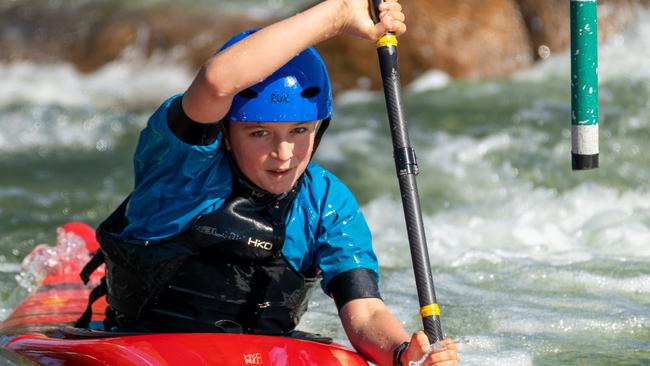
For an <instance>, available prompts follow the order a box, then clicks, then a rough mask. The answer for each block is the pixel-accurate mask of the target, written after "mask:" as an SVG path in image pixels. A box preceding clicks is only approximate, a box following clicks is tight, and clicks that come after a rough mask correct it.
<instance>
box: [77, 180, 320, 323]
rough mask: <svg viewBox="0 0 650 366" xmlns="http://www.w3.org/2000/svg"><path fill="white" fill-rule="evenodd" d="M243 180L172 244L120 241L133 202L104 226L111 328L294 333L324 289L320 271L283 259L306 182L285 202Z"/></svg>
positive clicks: (101, 233) (100, 238)
mask: <svg viewBox="0 0 650 366" xmlns="http://www.w3.org/2000/svg"><path fill="white" fill-rule="evenodd" d="M233 170H235V169H233ZM237 173H239V172H236V174H235V175H236V177H235V179H233V182H234V183H233V192H232V194H231V195H230V197H229V198H228V199H227V200H226V201H225V202H224V204H223V205H222V206H221V207H220V208H219V209H218V210H216V211H215V212H212V213H210V214H207V215H204V216H200V217H198V218H196V219H195V220H194V221H193V222H192V223H191V224H190V225H189V226H188V227H187V228H186V229H185V230H184V231H183V232H181V233H180V234H179V235H177V236H175V237H173V238H171V239H166V240H162V241H157V242H147V241H126V240H123V239H121V238H119V236H118V234H119V233H121V232H122V231H123V229H124V227H125V212H126V207H127V204H128V198H127V199H126V200H125V201H124V202H123V203H122V204H121V205H120V207H118V209H117V210H116V211H115V212H113V214H111V216H109V218H108V219H106V220H105V221H104V222H103V223H102V224H101V225H100V226H99V228H98V229H97V239H98V241H99V243H100V248H101V252H100V256H103V258H100V260H101V259H103V261H104V262H105V263H106V277H105V282H103V284H102V286H104V289H105V290H106V292H107V301H108V304H109V309H107V319H106V321H105V327H106V328H108V329H110V328H113V329H119V330H126V331H129V330H135V331H140V330H145V331H155V332H175V331H191V332H245V333H258V334H273V335H280V334H289V333H290V332H291V331H293V330H294V328H295V327H296V325H297V324H298V321H299V320H300V317H301V316H302V314H303V313H304V312H305V310H306V308H307V301H308V299H309V296H310V293H311V291H312V290H313V289H314V288H315V287H317V284H318V282H319V279H318V277H317V276H316V273H315V271H313V273H310V275H309V276H304V275H303V274H301V273H299V272H297V271H296V270H294V269H293V268H292V267H291V265H290V264H289V263H288V262H287V260H286V258H285V257H284V256H283V255H282V246H283V244H284V239H285V220H286V216H287V214H288V211H289V209H290V208H291V206H292V204H293V202H294V199H295V197H296V195H297V193H298V190H299V187H300V184H301V181H302V179H299V180H298V182H297V183H296V184H295V186H294V188H293V189H292V190H291V191H289V192H287V193H285V194H284V195H281V196H276V195H272V194H269V193H266V192H264V191H261V190H259V189H257V188H256V187H254V186H253V185H252V184H251V183H250V182H248V181H247V180H246V179H245V178H243V176H242V175H241V173H239V174H237ZM100 260H96V262H97V263H99V261H100ZM97 263H95V264H94V265H91V264H89V266H88V267H89V268H86V269H84V272H85V273H84V272H82V278H84V277H85V278H86V280H87V279H88V277H89V272H92V270H93V269H94V268H92V267H95V268H96V266H97ZM100 287H101V286H100ZM89 318H90V315H89V314H87V319H86V323H87V321H88V320H89ZM79 324H81V325H83V322H79V323H78V325H79Z"/></svg>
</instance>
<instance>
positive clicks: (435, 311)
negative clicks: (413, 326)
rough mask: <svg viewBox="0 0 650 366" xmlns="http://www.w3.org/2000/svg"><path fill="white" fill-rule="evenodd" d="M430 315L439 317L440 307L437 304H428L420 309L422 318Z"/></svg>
mask: <svg viewBox="0 0 650 366" xmlns="http://www.w3.org/2000/svg"><path fill="white" fill-rule="evenodd" d="M431 315H436V316H440V306H438V304H429V305H425V306H423V307H421V308H420V316H421V317H423V318H426V317H429V316H431Z"/></svg>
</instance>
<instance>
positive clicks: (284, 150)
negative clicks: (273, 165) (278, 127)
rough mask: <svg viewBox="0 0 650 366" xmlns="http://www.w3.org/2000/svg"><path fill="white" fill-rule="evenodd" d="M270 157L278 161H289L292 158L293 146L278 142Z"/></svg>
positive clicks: (285, 142) (288, 143)
mask: <svg viewBox="0 0 650 366" xmlns="http://www.w3.org/2000/svg"><path fill="white" fill-rule="evenodd" d="M271 155H272V156H273V157H274V158H276V159H278V160H282V161H286V160H289V159H291V157H292V156H293V144H292V143H290V142H288V141H278V142H277V143H276V145H275V149H274V151H273V152H272V153H271Z"/></svg>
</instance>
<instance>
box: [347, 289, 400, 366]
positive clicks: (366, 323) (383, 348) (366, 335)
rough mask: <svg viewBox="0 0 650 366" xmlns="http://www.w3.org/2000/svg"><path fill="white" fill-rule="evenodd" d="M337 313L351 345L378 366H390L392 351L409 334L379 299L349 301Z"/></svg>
mask: <svg viewBox="0 0 650 366" xmlns="http://www.w3.org/2000/svg"><path fill="white" fill-rule="evenodd" d="M339 313H340V314H339V315H340V317H341V321H342V323H343V327H344V328H345V332H346V333H347V336H348V339H349V340H350V343H352V345H353V346H354V348H355V349H356V350H357V351H358V352H359V353H361V354H362V355H363V356H364V357H365V358H366V359H368V360H369V361H371V362H373V363H375V364H377V365H393V351H394V350H395V348H396V347H397V346H399V345H400V344H401V343H402V342H404V341H408V340H409V335H408V333H406V331H405V330H404V328H403V327H402V325H401V324H400V322H399V321H398V320H397V319H396V318H395V317H394V316H393V315H392V314H391V313H390V312H389V311H388V308H386V306H385V305H384V303H383V301H381V300H380V299H357V300H353V301H350V302H349V303H347V304H345V305H344V306H343V307H342V308H341V310H340V312H339Z"/></svg>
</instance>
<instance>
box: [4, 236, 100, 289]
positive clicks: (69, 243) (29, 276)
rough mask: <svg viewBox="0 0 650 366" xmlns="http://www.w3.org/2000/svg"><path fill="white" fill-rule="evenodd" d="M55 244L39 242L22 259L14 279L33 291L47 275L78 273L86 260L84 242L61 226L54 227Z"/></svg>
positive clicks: (86, 252) (86, 250)
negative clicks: (18, 271)
mask: <svg viewBox="0 0 650 366" xmlns="http://www.w3.org/2000/svg"><path fill="white" fill-rule="evenodd" d="M56 234H57V238H56V244H55V245H54V246H50V245H47V244H40V245H38V246H36V248H34V250H33V251H32V252H31V253H30V254H29V255H28V256H27V257H25V259H24V260H23V263H22V265H21V270H20V273H19V274H18V275H16V281H18V284H20V286H22V287H24V288H26V289H27V290H28V291H30V292H32V291H34V290H35V289H36V288H37V287H38V286H39V285H40V284H41V283H42V282H43V280H44V279H45V278H46V277H47V276H48V275H54V274H61V273H75V274H76V273H79V272H80V271H81V268H82V267H83V265H84V264H85V263H86V261H87V260H88V256H89V253H88V249H86V242H85V241H84V240H83V239H82V238H80V237H79V236H77V235H75V234H74V233H70V232H66V231H65V230H63V228H61V227H59V228H57V229H56Z"/></svg>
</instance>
